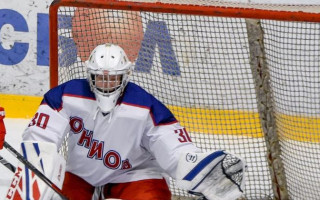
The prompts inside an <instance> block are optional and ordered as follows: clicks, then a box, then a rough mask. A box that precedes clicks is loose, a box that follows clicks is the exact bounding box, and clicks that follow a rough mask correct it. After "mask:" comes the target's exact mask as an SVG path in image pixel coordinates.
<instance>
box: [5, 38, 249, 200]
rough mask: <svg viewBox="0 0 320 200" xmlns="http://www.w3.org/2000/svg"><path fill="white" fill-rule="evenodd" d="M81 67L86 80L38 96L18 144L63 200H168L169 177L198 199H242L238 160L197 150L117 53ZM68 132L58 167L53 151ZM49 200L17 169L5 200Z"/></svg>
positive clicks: (111, 49)
mask: <svg viewBox="0 0 320 200" xmlns="http://www.w3.org/2000/svg"><path fill="white" fill-rule="evenodd" d="M85 64H86V67H87V78H86V79H75V80H71V81H68V82H66V83H63V84H61V85H59V86H57V87H55V88H53V89H51V90H49V91H48V92H47V93H46V94H45V95H44V97H43V101H42V103H41V105H40V106H39V108H38V110H37V113H36V114H35V115H34V117H33V119H32V120H31V122H30V124H29V126H28V127H27V128H26V130H25V131H24V133H23V143H22V145H21V149H22V153H23V155H24V156H25V158H26V159H27V160H29V161H30V162H31V163H32V164H33V165H35V166H36V167H37V168H38V169H40V170H41V171H42V172H43V173H44V174H45V176H47V177H48V178H50V179H51V180H52V181H53V182H54V183H55V184H57V185H58V186H59V187H61V189H62V192H63V193H64V194H65V195H66V197H67V198H68V199H72V200H91V199H108V198H116V199H127V200H147V199H150V200H170V199H171V192H170V190H169V187H168V177H172V178H174V179H175V180H176V183H177V186H178V187H180V188H181V189H185V190H187V191H189V192H190V193H191V194H194V195H199V196H201V197H203V199H209V200H229V199H230V200H231V199H236V198H238V197H241V195H242V194H243V187H244V181H245V174H246V164H245V161H244V160H243V159H242V158H240V157H238V156H236V155H233V154H231V153H228V152H226V151H221V150H215V151H210V152H203V151H202V150H201V149H199V148H197V147H196V146H195V145H194V144H193V143H192V141H191V139H190V137H189V135H188V132H187V130H186V128H184V127H182V126H181V125H180V123H179V122H178V120H177V119H176V118H175V117H174V115H173V114H172V113H171V112H170V111H169V110H168V108H166V106H165V105H164V104H162V103H161V102H160V101H159V100H157V99H156V98H155V97H154V96H152V95H151V94H150V93H148V92H146V91H145V90H144V89H143V88H141V87H140V86H139V85H137V84H135V83H133V82H131V81H130V76H131V74H132V71H133V65H132V63H131V62H130V61H129V59H128V58H127V55H126V53H125V52H124V50H123V49H122V48H121V47H120V46H118V45H115V44H108V43H107V44H101V45H98V46H97V47H96V48H95V49H94V50H93V51H92V53H91V55H90V57H89V58H88V60H87V61H86V62H85ZM67 133H69V137H68V142H67V144H68V147H67V148H68V153H67V160H66V162H65V161H64V159H63V158H62V157H61V156H60V155H59V154H58V153H57V149H58V147H60V146H61V143H62V141H63V139H64V138H65V136H66V134H67ZM97 191H98V192H97ZM15 195H16V196H19V197H20V198H15ZM55 198H58V197H57V195H55V192H54V191H53V190H52V189H51V188H50V187H48V186H46V185H44V184H43V183H42V182H41V180H39V179H38V177H37V176H35V175H34V174H32V173H31V172H29V171H28V169H26V168H25V167H24V166H23V165H19V166H18V167H17V172H16V174H15V175H14V179H13V181H12V184H11V187H10V189H9V191H8V194H7V199H46V200H47V199H55Z"/></svg>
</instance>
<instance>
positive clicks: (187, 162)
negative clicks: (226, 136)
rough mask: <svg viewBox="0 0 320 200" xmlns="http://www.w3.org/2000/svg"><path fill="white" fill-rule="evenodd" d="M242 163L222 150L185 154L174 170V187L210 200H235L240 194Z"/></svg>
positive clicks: (244, 167) (239, 159)
mask: <svg viewBox="0 0 320 200" xmlns="http://www.w3.org/2000/svg"><path fill="white" fill-rule="evenodd" d="M245 172H246V164H245V161H244V160H243V159H241V158H239V157H237V156H235V155H233V154H230V153H227V152H225V151H216V152H209V153H184V154H182V155H181V158H180V161H179V164H178V168H177V180H176V181H177V186H178V187H179V188H181V189H185V190H188V191H189V192H190V193H191V194H195V195H201V196H204V197H205V199H209V200H234V199H237V198H239V197H240V196H241V195H242V193H243V187H244V181H245Z"/></svg>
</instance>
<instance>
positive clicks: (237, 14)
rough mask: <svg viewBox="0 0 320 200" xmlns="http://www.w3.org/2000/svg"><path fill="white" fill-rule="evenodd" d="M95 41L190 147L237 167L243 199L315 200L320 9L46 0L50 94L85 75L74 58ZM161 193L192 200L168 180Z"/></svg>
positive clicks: (175, 0) (204, 0) (319, 148)
mask: <svg viewBox="0 0 320 200" xmlns="http://www.w3.org/2000/svg"><path fill="white" fill-rule="evenodd" d="M94 25H96V26H94ZM110 27H112V28H110ZM105 29H106V30H105ZM107 29H108V30H107ZM111 29H112V30H111ZM130 35H131V36H132V35H133V36H134V37H130ZM97 41H100V42H101V41H103V42H113V43H119V45H120V46H124V48H125V50H126V51H128V52H129V57H130V58H131V60H132V61H133V62H134V63H135V65H136V66H135V72H134V75H133V81H134V82H136V83H138V84H140V85H142V86H143V87H144V88H145V89H146V90H148V91H149V92H151V93H152V94H154V95H155V96H156V97H157V98H158V99H160V100H161V101H162V102H164V103H165V104H166V105H167V106H168V107H169V108H170V109H171V111H172V112H173V113H174V114H175V116H176V117H177V118H178V120H179V121H180V122H181V123H182V125H184V126H185V127H186V128H187V130H188V131H189V132H190V134H191V138H192V140H193V141H194V142H195V143H196V145H197V146H199V147H201V148H203V149H204V150H213V149H226V150H229V151H231V152H234V153H236V154H239V155H241V156H242V157H244V158H245V160H246V161H247V162H248V170H249V174H248V177H247V184H246V187H245V194H244V197H243V198H245V199H303V198H307V199H317V198H318V196H319V195H320V190H319V187H318V186H319V184H320V175H319V174H320V171H319V170H320V169H319V166H320V159H319V156H318V154H319V152H320V136H319V133H318V131H319V130H320V125H319V124H320V67H319V66H320V5H274V4H250V3H248V4H245V3H235V2H230V3H222V2H221V1H215V0H211V1H209V0H186V1H182V0H180V1H179V0H171V1H167V0H159V1H155V0H154V1H153V0H145V1H144V0H136V1H134V0H132V1H130V0H126V1H121V0H118V1H117V0H109V1H107V0H95V1H91V0H55V1H53V2H52V4H51V6H50V87H54V86H56V85H58V84H60V83H63V82H66V81H68V80H70V79H74V78H86V76H85V69H84V67H83V61H84V60H85V59H86V57H87V56H88V53H90V50H92V47H94V46H95V44H96V42H97ZM318 94H319V95H318ZM170 189H171V190H172V192H173V194H174V195H175V196H176V198H181V199H186V198H192V196H190V195H188V194H187V193H186V192H185V191H181V190H179V189H177V188H176V187H175V182H174V180H171V181H170Z"/></svg>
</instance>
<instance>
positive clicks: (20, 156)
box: [3, 141, 68, 200]
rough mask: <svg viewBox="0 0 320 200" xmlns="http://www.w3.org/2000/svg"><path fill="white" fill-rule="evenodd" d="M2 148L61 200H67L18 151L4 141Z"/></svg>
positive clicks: (57, 188)
mask: <svg viewBox="0 0 320 200" xmlns="http://www.w3.org/2000/svg"><path fill="white" fill-rule="evenodd" d="M3 146H4V147H5V148H6V149H7V150H8V151H9V152H10V153H12V155H14V156H15V157H16V158H17V159H18V160H19V161H20V162H22V163H23V164H24V165H25V166H27V167H28V168H29V169H30V170H31V171H32V172H34V173H35V174H36V175H37V176H38V177H39V178H40V179H41V180H42V181H43V182H44V183H45V184H47V185H48V186H49V187H50V188H52V189H53V190H54V191H55V192H56V193H57V194H58V195H59V196H60V197H61V198H62V199H63V200H68V198H67V197H66V196H64V194H63V193H62V191H61V190H60V188H59V187H58V186H56V185H55V184H54V183H52V181H50V180H49V179H48V178H47V177H46V176H45V175H43V173H42V172H40V171H39V170H38V169H37V168H36V167H35V166H33V164H31V163H30V162H29V161H28V160H26V159H25V158H24V157H23V156H22V155H21V154H20V153H19V152H18V151H16V150H15V149H14V148H13V147H12V146H11V145H10V144H8V143H7V142H6V141H4V143H3Z"/></svg>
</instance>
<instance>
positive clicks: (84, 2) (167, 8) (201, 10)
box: [49, 0, 320, 199]
mask: <svg viewBox="0 0 320 200" xmlns="http://www.w3.org/2000/svg"><path fill="white" fill-rule="evenodd" d="M61 6H66V7H68V6H72V7H86V8H103V9H116V10H130V11H148V12H157V13H174V14H187V15H201V16H212V17H231V18H232V17H233V18H246V19H252V20H253V23H255V22H254V20H256V19H259V20H262V19H266V20H280V21H297V22H320V13H314V12H304V11H288V10H271V9H270V10H266V9H262V8H260V7H258V8H253V7H245V6H243V7H241V6H239V7H231V6H228V5H217V6H204V5H183V4H174V3H172V4H171V3H170V4H169V3H160V2H156V3H142V2H138V1H134V0H133V1H119V0H95V1H92V2H90V3H88V0H55V1H53V2H52V4H51V6H50V9H49V16H50V17H49V20H50V21H49V27H50V31H49V38H50V62H49V63H50V88H52V87H55V86H57V85H58V82H59V78H58V63H59V62H58V58H59V56H58V15H57V14H58V9H59V7H61ZM319 7H320V5H319ZM248 26H249V24H248ZM257 31H259V30H257ZM262 45H263V44H262ZM261 51H262V52H263V50H261ZM251 56H255V55H251ZM259 56H261V57H263V56H264V55H263V54H262V55H259ZM252 62H254V61H252ZM252 65H254V66H258V68H259V67H260V69H257V68H255V70H256V71H259V70H263V68H265V67H266V66H265V64H264V63H263V62H261V63H259V62H258V63H252ZM258 78H259V80H255V82H260V81H261V82H267V81H268V77H258ZM266 87H267V89H268V87H269V86H268V85H267V86H266ZM264 89H265V88H264ZM258 92H259V91H257V93H258ZM258 101H259V104H261V105H265V106H266V108H267V109H265V108H264V109H265V110H261V111H259V113H263V114H262V115H261V116H260V118H261V124H262V127H263V129H264V132H265V135H266V137H267V138H266V142H268V143H269V144H268V145H269V146H271V147H269V148H273V147H274V146H272V145H275V146H279V144H278V138H277V135H276V133H275V130H273V129H272V128H270V127H268V124H267V123H266V120H265V119H267V118H268V119H273V118H274V117H273V116H272V105H269V102H268V101H265V100H263V99H258ZM263 101H264V102H263ZM261 109H263V108H261ZM269 148H268V155H267V157H268V162H269V168H270V172H271V176H272V180H273V181H272V186H273V192H274V194H275V198H276V199H286V198H287V197H288V196H287V195H288V194H287V191H286V180H285V179H283V178H280V177H281V176H282V175H281V174H280V173H279V171H277V170H278V169H279V168H283V166H282V165H283V164H282V161H281V159H279V158H274V157H273V156H274V155H275V153H274V152H270V151H269ZM277 148H278V147H277ZM276 154H277V156H279V155H280V154H281V152H280V150H279V152H276ZM275 168H277V170H276V169H275Z"/></svg>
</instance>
